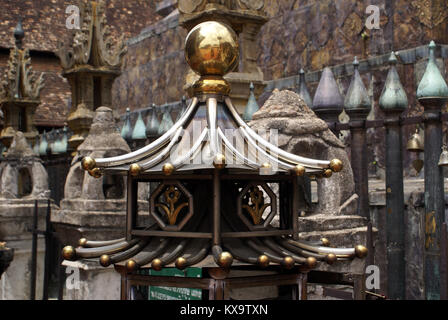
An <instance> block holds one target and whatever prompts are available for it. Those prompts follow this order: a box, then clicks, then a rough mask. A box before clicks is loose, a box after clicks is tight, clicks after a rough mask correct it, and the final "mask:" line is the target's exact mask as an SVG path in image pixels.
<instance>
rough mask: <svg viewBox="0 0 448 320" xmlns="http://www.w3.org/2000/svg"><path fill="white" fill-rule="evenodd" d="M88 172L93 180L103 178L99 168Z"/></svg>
mask: <svg viewBox="0 0 448 320" xmlns="http://www.w3.org/2000/svg"><path fill="white" fill-rule="evenodd" d="M88 172H89V174H90V175H91V176H92V177H94V178H95V179H99V178H101V177H102V176H103V173H102V172H101V169H100V168H93V169H92V170H89V171H88Z"/></svg>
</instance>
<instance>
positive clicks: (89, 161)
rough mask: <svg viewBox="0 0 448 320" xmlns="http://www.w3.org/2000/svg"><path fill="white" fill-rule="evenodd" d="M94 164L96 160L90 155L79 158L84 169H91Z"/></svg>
mask: <svg viewBox="0 0 448 320" xmlns="http://www.w3.org/2000/svg"><path fill="white" fill-rule="evenodd" d="M95 166H96V162H95V159H93V158H92V157H84V158H83V159H82V160H81V167H82V168H83V169H84V170H86V171H89V170H92V169H93V168H95Z"/></svg>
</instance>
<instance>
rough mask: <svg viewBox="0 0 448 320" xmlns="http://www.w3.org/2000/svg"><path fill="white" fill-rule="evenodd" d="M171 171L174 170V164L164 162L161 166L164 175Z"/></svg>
mask: <svg viewBox="0 0 448 320" xmlns="http://www.w3.org/2000/svg"><path fill="white" fill-rule="evenodd" d="M173 171H174V166H173V165H172V164H171V163H169V162H167V163H165V164H164V165H163V167H162V172H163V174H164V175H166V176H169V175H170V174H172V173H173Z"/></svg>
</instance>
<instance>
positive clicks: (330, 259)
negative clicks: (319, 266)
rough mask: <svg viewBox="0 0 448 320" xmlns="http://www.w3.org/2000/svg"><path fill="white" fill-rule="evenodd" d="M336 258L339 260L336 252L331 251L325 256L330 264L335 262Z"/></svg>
mask: <svg viewBox="0 0 448 320" xmlns="http://www.w3.org/2000/svg"><path fill="white" fill-rule="evenodd" d="M336 260H338V257H336V255H335V254H334V253H329V254H327V256H326V257H325V261H327V263H328V264H333V263H335V262H336Z"/></svg>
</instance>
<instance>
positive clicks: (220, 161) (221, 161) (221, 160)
mask: <svg viewBox="0 0 448 320" xmlns="http://www.w3.org/2000/svg"><path fill="white" fill-rule="evenodd" d="M213 165H214V166H215V168H216V169H224V167H225V166H226V157H225V156H224V155H223V154H221V153H219V154H217V155H216V157H215V159H214V160H213Z"/></svg>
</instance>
